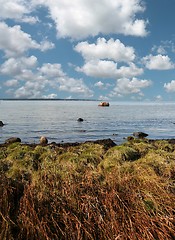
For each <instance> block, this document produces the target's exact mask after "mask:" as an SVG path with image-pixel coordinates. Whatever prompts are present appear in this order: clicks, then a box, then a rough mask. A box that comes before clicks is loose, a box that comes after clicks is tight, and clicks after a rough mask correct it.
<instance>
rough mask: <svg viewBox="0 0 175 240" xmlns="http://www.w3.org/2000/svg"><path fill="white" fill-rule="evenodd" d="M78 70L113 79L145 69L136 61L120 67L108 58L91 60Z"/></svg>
mask: <svg viewBox="0 0 175 240" xmlns="http://www.w3.org/2000/svg"><path fill="white" fill-rule="evenodd" d="M76 70H77V71H79V72H83V73H84V74H86V75H87V76H91V77H98V78H111V79H116V78H123V77H127V78H128V77H134V76H138V75H141V74H142V73H143V69H142V68H138V67H137V66H136V65H135V64H134V63H129V65H128V66H121V67H120V68H118V67H117V63H116V62H113V61H107V60H91V61H88V62H87V63H85V64H84V65H83V66H82V67H77V68H76Z"/></svg>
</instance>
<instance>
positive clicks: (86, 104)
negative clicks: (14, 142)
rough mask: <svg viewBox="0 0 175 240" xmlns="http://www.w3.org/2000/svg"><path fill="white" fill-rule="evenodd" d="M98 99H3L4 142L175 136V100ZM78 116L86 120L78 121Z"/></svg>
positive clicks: (118, 140)
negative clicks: (104, 104)
mask: <svg viewBox="0 0 175 240" xmlns="http://www.w3.org/2000/svg"><path fill="white" fill-rule="evenodd" d="M98 104H99V102H98V101H73V100H72V101H65V100H64V101H63V100H54V101H53V100H47V101H46V100H25V101H24V100H11V101H9V100H1V101H0V120H1V121H3V123H4V124H5V125H4V126H3V127H0V143H4V142H5V140H6V139H8V138H10V137H19V138H21V140H22V142H23V143H39V139H40V137H41V136H45V137H47V139H48V141H49V143H51V142H56V143H64V142H85V141H94V140H99V139H107V138H110V139H112V140H113V141H114V142H115V143H116V144H121V143H123V142H124V141H126V138H127V137H128V136H132V134H133V132H138V131H141V132H145V133H147V134H148V138H149V139H167V138H175V103H169V102H166V103H165V102H164V103H163V102H159V103H158V102H110V106H109V107H99V106H98ZM78 118H83V120H84V121H82V122H78V121H77V119H78Z"/></svg>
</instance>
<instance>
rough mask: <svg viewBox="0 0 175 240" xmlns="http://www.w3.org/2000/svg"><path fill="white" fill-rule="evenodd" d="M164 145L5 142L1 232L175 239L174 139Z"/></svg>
mask: <svg viewBox="0 0 175 240" xmlns="http://www.w3.org/2000/svg"><path fill="white" fill-rule="evenodd" d="M146 144H148V146H147V147H146ZM152 144H154V145H152ZM163 144H166V146H165V145H164V146H163ZM159 146H160V143H145V142H142V141H141V142H140V143H138V142H136V143H134V142H132V143H127V144H126V146H125V145H123V146H121V147H114V148H111V149H109V150H105V148H103V146H102V145H99V144H92V143H91V144H90V143H85V144H82V145H80V146H76V147H70V148H66V149H64V148H61V147H54V148H53V147H51V146H45V147H37V148H29V147H28V148H24V147H23V146H21V145H20V144H18V145H15V146H14V147H11V148H8V147H7V149H3V154H1V155H0V161H1V168H0V169H1V180H0V181H1V182H0V183H1V185H0V194H1V196H2V197H1V199H0V225H1V230H0V239H7V240H8V239H9V240H13V239H15V240H16V239H19V240H22V239H26V240H36V239H37V240H53V239H54V240H56V239H60V240H117V239H120V240H169V239H170V240H171V239H175V220H174V215H175V201H174V199H175V198H174V197H175V157H174V156H175V155H174V150H173V147H174V146H169V145H167V142H166V143H161V148H159ZM21 148H22V150H21ZM21 152H22V153H21ZM9 156H10V157H9ZM130 156H131V157H130ZM139 156H140V157H139ZM12 157H13V158H14V161H13V159H12ZM19 158H20V159H19ZM29 159H30V161H29ZM111 162H112V164H111ZM115 163H116V164H115ZM5 164H7V166H6V165H5ZM36 165H37V168H36ZM108 165H109V166H110V167H108ZM4 166H6V167H4ZM24 166H25V171H24ZM14 169H15V170H14ZM16 169H17V170H18V171H17V170H16Z"/></svg>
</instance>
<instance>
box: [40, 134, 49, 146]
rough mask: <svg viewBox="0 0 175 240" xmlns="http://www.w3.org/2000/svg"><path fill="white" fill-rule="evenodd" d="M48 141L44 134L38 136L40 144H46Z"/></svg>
mask: <svg viewBox="0 0 175 240" xmlns="http://www.w3.org/2000/svg"><path fill="white" fill-rule="evenodd" d="M47 143H48V139H47V138H46V137H44V136H42V137H40V144H43V145H44V144H47Z"/></svg>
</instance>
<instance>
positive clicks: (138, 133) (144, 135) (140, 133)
mask: <svg viewBox="0 0 175 240" xmlns="http://www.w3.org/2000/svg"><path fill="white" fill-rule="evenodd" d="M133 136H134V137H137V138H141V139H142V138H145V137H147V136H148V134H147V133H144V132H134V133H133Z"/></svg>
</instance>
